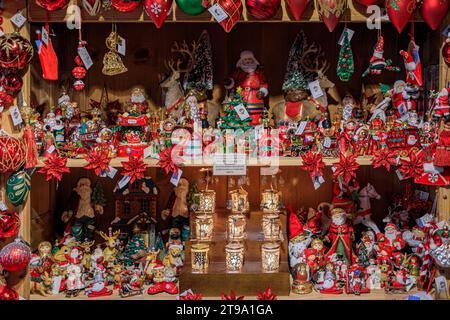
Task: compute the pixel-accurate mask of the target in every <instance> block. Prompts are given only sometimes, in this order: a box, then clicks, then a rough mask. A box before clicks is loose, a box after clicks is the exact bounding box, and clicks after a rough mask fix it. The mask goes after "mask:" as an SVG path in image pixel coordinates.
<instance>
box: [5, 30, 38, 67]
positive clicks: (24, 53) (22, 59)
mask: <svg viewBox="0 0 450 320" xmlns="http://www.w3.org/2000/svg"><path fill="white" fill-rule="evenodd" d="M33 53H34V50H33V46H32V45H31V43H30V41H28V40H27V39H25V38H24V37H22V36H21V35H20V34H19V33H17V32H14V33H8V34H4V35H3V36H1V37H0V67H2V68H6V69H10V68H16V69H23V68H25V67H26V66H27V65H28V63H29V62H30V61H31V58H33Z"/></svg>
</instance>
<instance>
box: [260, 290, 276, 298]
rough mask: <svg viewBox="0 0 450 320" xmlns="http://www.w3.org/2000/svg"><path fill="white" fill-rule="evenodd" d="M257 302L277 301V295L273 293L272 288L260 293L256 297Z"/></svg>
mask: <svg viewBox="0 0 450 320" xmlns="http://www.w3.org/2000/svg"><path fill="white" fill-rule="evenodd" d="M256 299H257V300H277V295H275V294H274V293H273V292H272V289H271V288H267V289H266V291H263V292H258V295H257V296H256Z"/></svg>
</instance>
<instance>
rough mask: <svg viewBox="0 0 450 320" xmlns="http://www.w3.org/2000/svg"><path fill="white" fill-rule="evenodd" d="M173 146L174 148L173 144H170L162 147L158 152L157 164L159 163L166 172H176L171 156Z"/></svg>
mask: <svg viewBox="0 0 450 320" xmlns="http://www.w3.org/2000/svg"><path fill="white" fill-rule="evenodd" d="M173 148H174V146H173V145H172V146H171V147H170V148H169V149H164V150H162V151H160V152H159V153H158V155H159V161H158V165H160V166H161V168H163V169H164V171H166V173H169V172H170V171H172V172H173V173H177V172H178V167H177V165H176V164H175V163H174V162H173V158H172V156H173V155H172V150H173Z"/></svg>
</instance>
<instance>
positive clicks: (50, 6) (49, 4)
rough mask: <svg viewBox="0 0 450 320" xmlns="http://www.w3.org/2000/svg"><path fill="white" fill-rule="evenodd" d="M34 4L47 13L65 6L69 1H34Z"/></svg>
mask: <svg viewBox="0 0 450 320" xmlns="http://www.w3.org/2000/svg"><path fill="white" fill-rule="evenodd" d="M36 4H37V5H38V6H40V7H42V8H44V9H45V10H47V11H55V10H59V9H62V8H64V7H65V6H67V5H68V4H69V0H36Z"/></svg>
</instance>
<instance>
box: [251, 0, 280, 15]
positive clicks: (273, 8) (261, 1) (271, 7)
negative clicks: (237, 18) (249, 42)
mask: <svg viewBox="0 0 450 320" xmlns="http://www.w3.org/2000/svg"><path fill="white" fill-rule="evenodd" d="M280 5H281V0H245V7H246V8H247V12H248V13H250V14H251V15H252V17H254V18H255V19H258V20H267V19H270V18H272V17H274V16H275V15H276V14H277V12H278V9H279V8H280Z"/></svg>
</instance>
